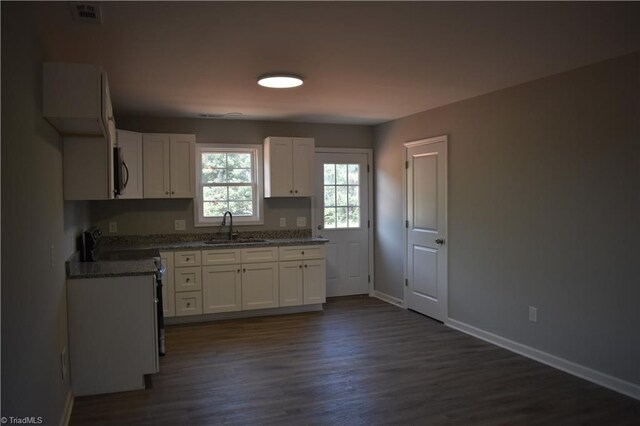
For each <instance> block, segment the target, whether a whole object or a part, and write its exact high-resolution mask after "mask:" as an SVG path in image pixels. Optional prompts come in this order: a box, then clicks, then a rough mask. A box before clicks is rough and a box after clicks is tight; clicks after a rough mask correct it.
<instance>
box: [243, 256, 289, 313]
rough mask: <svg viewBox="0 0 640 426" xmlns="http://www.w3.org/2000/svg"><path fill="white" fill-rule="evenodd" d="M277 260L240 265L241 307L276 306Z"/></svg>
mask: <svg viewBox="0 0 640 426" xmlns="http://www.w3.org/2000/svg"><path fill="white" fill-rule="evenodd" d="M279 286H280V285H279V282H278V262H266V263H251V264H247V265H244V264H243V265H242V309H243V310H249V309H264V308H277V307H278V305H279V299H278V294H279Z"/></svg>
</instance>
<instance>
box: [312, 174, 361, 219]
mask: <svg viewBox="0 0 640 426" xmlns="http://www.w3.org/2000/svg"><path fill="white" fill-rule="evenodd" d="M327 164H332V165H333V166H334V167H335V166H337V165H345V166H347V183H345V184H338V183H335V182H334V183H333V184H325V183H324V167H323V168H322V219H321V220H322V228H323V229H326V230H330V231H349V230H358V229H362V228H363V224H362V191H361V189H362V187H361V183H362V179H363V174H364V175H365V176H364V177H365V178H366V173H365V172H364V170H363V169H362V167H360V166H361V164H360V163H354V162H351V161H336V162H333V163H324V165H327ZM350 165H357V166H358V183H357V184H351V183H349V177H348V176H349V175H348V167H349V166H350ZM336 182H337V178H336ZM327 186H333V187H334V188H335V190H336V191H337V188H338V187H339V186H344V187H346V188H347V199H348V197H349V194H348V191H349V187H350V186H357V187H358V205H357V206H349V205H346V206H337V205H335V206H327V205H326V204H325V200H324V195H325V194H324V191H325V187H327ZM335 197H336V200H337V196H335ZM347 204H348V201H347ZM349 207H357V208H358V209H359V210H360V214H359V224H358V226H340V227H339V226H337V225H338V222H337V220H338V218H337V215H336V218H335V220H336V226H335V227H327V226H326V223H325V221H324V212H325V210H326V209H327V208H332V209H334V211H335V212H336V213H337V209H338V208H346V209H347V215H348V211H349V210H348V209H349ZM347 221H348V219H347ZM347 223H348V222H347Z"/></svg>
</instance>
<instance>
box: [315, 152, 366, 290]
mask: <svg viewBox="0 0 640 426" xmlns="http://www.w3.org/2000/svg"><path fill="white" fill-rule="evenodd" d="M367 173H368V172H367V154H359V153H358V154H352V153H338V152H320V153H316V190H315V198H316V203H315V207H316V225H317V229H316V230H315V234H316V235H317V236H322V237H324V238H328V239H329V243H328V244H327V246H326V249H327V251H326V261H327V296H346V295H350V294H365V293H368V292H369V280H368V279H369V232H368V221H369V210H368V206H369V200H368V194H369V188H368V182H369V180H368V177H367Z"/></svg>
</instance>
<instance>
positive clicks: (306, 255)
mask: <svg viewBox="0 0 640 426" xmlns="http://www.w3.org/2000/svg"><path fill="white" fill-rule="evenodd" d="M279 256H280V261H285V260H304V259H324V245H319V246H285V247H280V248H279Z"/></svg>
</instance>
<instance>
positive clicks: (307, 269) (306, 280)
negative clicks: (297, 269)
mask: <svg viewBox="0 0 640 426" xmlns="http://www.w3.org/2000/svg"><path fill="white" fill-rule="evenodd" d="M302 264H303V266H304V268H303V269H302V272H303V278H302V283H303V289H302V294H303V295H304V298H303V300H304V304H305V305H311V304H314V303H324V302H325V301H326V300H327V284H326V283H327V269H326V266H325V261H324V259H314V260H305V261H303V262H302Z"/></svg>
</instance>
